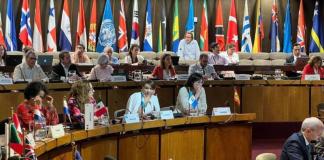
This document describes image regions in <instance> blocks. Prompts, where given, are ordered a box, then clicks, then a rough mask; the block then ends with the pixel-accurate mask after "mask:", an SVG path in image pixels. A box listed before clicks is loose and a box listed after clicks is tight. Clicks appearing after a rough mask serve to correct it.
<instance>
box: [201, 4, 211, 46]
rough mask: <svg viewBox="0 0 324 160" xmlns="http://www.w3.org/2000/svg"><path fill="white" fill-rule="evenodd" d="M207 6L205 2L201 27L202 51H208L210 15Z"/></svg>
mask: <svg viewBox="0 0 324 160" xmlns="http://www.w3.org/2000/svg"><path fill="white" fill-rule="evenodd" d="M207 13H208V12H207V4H206V0H204V4H203V9H202V13H201V26H200V49H201V50H202V51H208V50H209V47H208V15H207Z"/></svg>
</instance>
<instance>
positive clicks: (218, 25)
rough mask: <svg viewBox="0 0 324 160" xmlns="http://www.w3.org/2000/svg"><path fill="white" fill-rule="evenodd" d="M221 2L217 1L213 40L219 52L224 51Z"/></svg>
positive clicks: (220, 0)
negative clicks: (214, 39)
mask: <svg viewBox="0 0 324 160" xmlns="http://www.w3.org/2000/svg"><path fill="white" fill-rule="evenodd" d="M222 8H223V7H222V0H219V1H218V4H217V9H216V10H217V13H216V19H215V31H216V32H215V38H216V43H218V46H219V50H220V51H224V50H225V37H224V25H223V12H222Z"/></svg>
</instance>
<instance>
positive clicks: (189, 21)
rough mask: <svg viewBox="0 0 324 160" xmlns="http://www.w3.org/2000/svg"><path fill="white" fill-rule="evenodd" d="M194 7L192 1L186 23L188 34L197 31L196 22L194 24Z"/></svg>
mask: <svg viewBox="0 0 324 160" xmlns="http://www.w3.org/2000/svg"><path fill="white" fill-rule="evenodd" d="M194 17H195V16H194V6H193V2H192V0H190V3H189V12H188V17H187V23H186V32H194V31H195V22H194Z"/></svg>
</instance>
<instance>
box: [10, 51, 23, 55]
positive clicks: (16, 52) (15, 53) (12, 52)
mask: <svg viewBox="0 0 324 160" xmlns="http://www.w3.org/2000/svg"><path fill="white" fill-rule="evenodd" d="M7 54H8V55H24V53H23V52H20V51H7Z"/></svg>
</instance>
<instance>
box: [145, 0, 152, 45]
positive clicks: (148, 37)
mask: <svg viewBox="0 0 324 160" xmlns="http://www.w3.org/2000/svg"><path fill="white" fill-rule="evenodd" d="M151 8H152V6H151V0H147V3H146V14H145V15H146V19H145V36H144V43H143V51H153V33H152V12H151Z"/></svg>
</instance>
